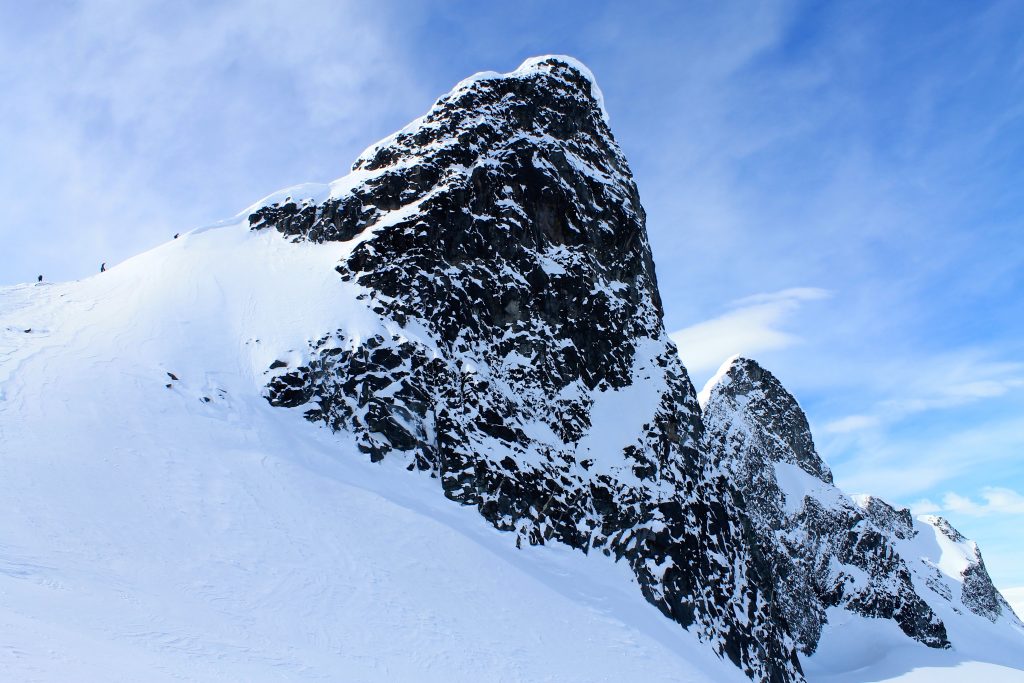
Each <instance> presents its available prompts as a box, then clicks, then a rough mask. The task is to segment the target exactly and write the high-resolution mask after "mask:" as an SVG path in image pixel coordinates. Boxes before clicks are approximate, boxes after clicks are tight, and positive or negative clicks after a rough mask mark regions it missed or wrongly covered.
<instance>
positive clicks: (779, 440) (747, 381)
mask: <svg viewBox="0 0 1024 683" xmlns="http://www.w3.org/2000/svg"><path fill="white" fill-rule="evenodd" d="M701 393H702V394H703V395H704V396H705V397H706V398H705V401H704V404H703V409H704V413H705V423H706V424H712V423H714V421H715V420H716V419H719V418H725V417H726V416H728V419H729V420H730V421H731V424H732V425H734V427H736V428H742V429H744V430H745V432H746V436H747V438H754V439H768V440H771V441H772V443H766V444H765V448H764V450H763V452H764V453H765V454H766V455H770V457H771V459H772V462H785V463H790V464H793V465H796V466H797V467H799V468H800V469H802V470H803V471H804V472H806V473H807V474H809V475H811V476H812V477H815V478H817V479H820V480H821V481H823V482H825V483H826V484H831V483H832V471H831V470H830V469H829V468H828V465H826V464H825V461H824V460H822V459H821V457H820V456H819V455H818V452H817V450H816V449H815V447H814V440H813V438H811V428H810V425H809V424H808V422H807V416H806V415H805V414H804V411H803V410H802V409H801V408H800V405H799V404H798V403H797V401H796V399H795V398H794V397H793V395H792V394H790V393H789V392H788V391H786V389H785V388H784V387H783V386H782V384H781V383H780V382H779V380H778V379H776V377H775V375H773V374H772V373H770V372H769V371H767V370H765V369H764V368H763V367H761V365H760V364H758V363H757V361H754V360H752V359H750V358H744V357H743V356H734V357H732V358H730V359H729V360H728V361H726V362H725V363H724V364H723V365H722V367H721V368H720V369H719V371H718V372H717V373H716V374H715V376H714V377H713V378H712V379H711V380H709V381H708V383H707V385H705V387H704V389H703V391H702V392H701ZM737 436H738V435H737ZM758 452H761V451H758Z"/></svg>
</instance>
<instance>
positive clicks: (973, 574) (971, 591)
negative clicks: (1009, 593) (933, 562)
mask: <svg viewBox="0 0 1024 683" xmlns="http://www.w3.org/2000/svg"><path fill="white" fill-rule="evenodd" d="M924 521H925V522H926V523H928V524H931V525H932V526H933V527H935V528H936V529H938V530H939V532H940V533H941V534H942V535H943V536H945V537H946V538H948V539H949V540H950V541H952V542H953V543H956V544H959V545H962V546H965V547H966V549H967V552H966V553H965V554H966V556H967V565H966V566H965V567H964V569H963V571H962V572H961V573H960V577H961V579H962V586H961V589H960V602H961V603H962V604H963V606H964V607H966V608H967V609H968V610H970V611H971V612H973V613H975V614H977V615H978V616H981V617H985V618H986V619H988V620H989V621H991V622H993V623H994V622H996V621H997V620H998V619H999V618H1000V617H1005V618H1006V619H1007V620H1008V621H1010V622H1012V623H1015V624H1018V625H1020V626H1024V624H1022V623H1021V621H1020V619H1019V618H1018V617H1017V615H1016V614H1015V613H1014V611H1013V608H1012V607H1010V603H1008V602H1007V601H1006V598H1004V597H1003V596H1002V594H1001V593H1000V592H999V590H998V589H997V588H996V586H995V584H994V583H992V577H991V576H989V573H988V569H986V568H985V560H983V559H982V557H981V550H980V549H979V548H978V544H977V543H975V542H974V541H971V540H968V539H967V538H966V537H964V535H963V534H961V533H960V532H959V531H957V530H956V529H955V528H953V525H952V524H950V523H949V521H948V520H946V519H945V518H943V517H937V516H932V515H928V516H926V517H924ZM929 587H932V586H931V585H929ZM933 589H935V590H936V591H937V592H939V593H941V594H942V595H943V596H944V597H946V599H947V600H950V601H952V599H953V595H952V591H950V589H949V586H948V585H946V584H941V585H940V586H937V587H933Z"/></svg>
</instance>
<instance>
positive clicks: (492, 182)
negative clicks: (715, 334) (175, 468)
mask: <svg viewBox="0 0 1024 683" xmlns="http://www.w3.org/2000/svg"><path fill="white" fill-rule="evenodd" d="M596 95H597V93H596V89H595V86H594V85H593V83H592V81H591V80H590V78H589V75H588V74H586V73H585V72H584V71H583V70H581V69H580V68H579V67H578V66H576V65H575V64H573V63H571V62H568V61H566V60H564V59H561V58H548V59H544V60H539V61H534V62H532V63H530V64H529V65H527V66H525V67H524V68H522V69H521V70H519V71H517V72H515V73H513V74H508V75H506V76H503V77H487V78H478V79H475V80H472V81H471V82H468V83H466V84H463V85H461V86H460V87H458V88H456V89H455V90H454V91H453V92H452V93H451V94H449V95H448V96H446V97H443V98H442V99H441V100H439V101H438V102H437V104H436V105H435V106H434V107H433V108H432V109H431V111H430V112H429V113H428V114H427V115H426V116H425V117H424V118H423V119H422V120H420V121H418V122H416V123H415V124H414V125H412V126H410V127H409V128H407V129H406V130H405V131H403V132H401V133H399V134H397V135H396V136H393V137H392V138H389V139H388V140H385V141H384V142H383V143H381V144H379V145H377V146H375V147H374V148H372V149H371V150H369V151H368V152H367V153H365V154H364V155H363V156H362V157H361V158H360V159H359V160H358V161H357V162H356V164H355V166H354V175H353V176H350V180H352V182H351V184H350V189H346V190H345V191H344V192H340V193H338V195H337V196H332V197H329V198H327V199H323V200H321V201H316V202H313V201H286V202H283V203H278V204H275V205H272V206H266V207H263V208H261V209H259V210H257V211H255V212H254V213H253V214H252V216H250V219H249V220H250V225H251V226H252V228H253V229H258V230H261V229H274V230H277V231H278V232H280V233H281V234H282V235H284V236H286V237H288V238H289V239H293V240H306V241H311V242H324V241H352V242H353V244H354V247H353V249H352V250H351V253H350V254H349V255H348V256H347V257H346V258H345V259H344V260H343V261H342V262H341V263H339V264H338V266H337V271H338V273H339V276H340V277H341V278H342V279H344V280H345V281H347V282H349V283H353V284H357V285H359V286H360V287H362V288H363V291H364V294H363V295H362V296H363V298H364V301H365V302H366V304H367V306H369V307H370V308H372V310H373V311H374V312H375V313H376V314H377V315H378V316H380V320H381V321H382V327H383V328H385V329H387V330H389V332H388V333H378V334H375V335H372V336H370V337H369V338H363V337H360V336H353V335H350V334H348V333H347V332H346V331H345V330H344V329H339V330H334V331H331V330H325V331H324V336H323V337H322V338H320V339H318V340H316V341H315V342H313V343H312V344H311V348H310V349H309V352H308V360H307V361H305V364H304V365H302V366H300V367H295V368H288V369H284V368H281V367H277V368H273V370H274V372H273V375H272V379H271V381H270V383H269V386H268V394H267V395H268V399H269V400H270V402H271V403H273V404H274V405H279V406H288V407H295V408H300V409H302V410H304V412H305V415H306V416H307V417H308V418H309V419H310V420H313V421H318V422H323V423H325V424H327V425H329V426H330V427H331V428H333V429H336V430H345V431H347V432H350V433H352V434H354V435H355V437H356V439H357V440H358V444H359V448H360V449H361V450H362V451H364V452H365V453H366V454H367V455H368V456H369V457H370V458H371V459H373V460H379V459H382V458H386V457H387V458H391V457H400V458H404V459H405V461H406V462H408V466H409V468H410V469H418V470H422V471H426V472H429V473H431V474H432V476H435V477H437V478H438V479H439V480H440V484H441V488H442V489H443V491H444V494H445V495H446V496H447V497H448V498H450V499H452V500H454V501H458V502H459V503H462V504H465V505H473V506H475V507H477V509H478V510H479V511H480V514H482V515H483V516H484V517H485V518H486V519H488V520H489V521H490V522H491V523H492V524H494V525H495V526H496V527H497V528H499V529H504V530H508V531H510V532H514V533H516V534H517V535H518V538H519V541H520V542H527V543H532V544H540V543H545V542H549V541H552V540H557V541H560V542H563V543H566V544H568V545H570V546H573V547H576V548H579V549H580V550H581V551H582V552H593V551H599V552H602V553H604V554H606V555H610V556H613V557H615V558H616V559H617V560H622V561H625V562H627V563H628V564H629V566H630V567H631V568H632V569H633V572H634V573H635V575H636V577H637V581H638V583H639V585H640V588H641V590H642V591H643V594H644V595H645V596H646V597H647V599H648V600H649V601H651V602H652V603H653V604H655V605H656V606H657V607H658V608H659V609H660V610H661V611H662V612H664V613H665V614H666V615H667V616H669V617H670V618H672V619H674V620H675V621H677V622H679V623H680V624H681V625H683V626H685V627H687V628H689V629H691V630H692V631H693V632H695V633H696V634H697V635H698V636H699V637H700V638H702V639H703V640H706V641H707V642H709V643H711V644H712V645H713V647H714V648H715V649H716V651H717V652H719V654H721V655H722V656H725V657H728V658H729V659H730V660H731V661H733V662H734V663H735V664H736V665H737V666H739V667H740V668H741V669H742V670H744V671H745V672H746V673H747V674H748V675H749V676H751V677H752V678H754V679H755V680H761V681H772V682H779V683H781V682H783V681H793V680H801V679H802V675H801V673H800V667H799V663H798V661H797V658H796V650H795V645H794V642H793V640H792V638H791V637H790V636H789V635H788V633H787V631H786V628H785V626H784V624H783V623H782V622H780V621H778V620H776V619H773V615H772V613H771V606H770V604H769V596H768V592H770V590H771V586H772V585H773V584H772V583H771V581H770V574H769V565H768V564H767V563H766V562H765V560H764V558H762V557H761V556H760V555H759V553H758V551H757V548H756V546H754V545H753V544H752V543H751V542H750V537H751V534H752V530H751V529H750V528H749V527H748V526H747V525H746V523H745V519H746V518H745V517H744V516H743V515H742V514H740V511H739V508H738V505H739V504H741V503H740V502H739V500H740V499H739V497H738V496H737V495H736V491H735V490H734V488H733V486H732V484H731V483H730V482H729V480H728V478H727V477H726V476H725V472H723V471H722V470H720V469H719V468H717V467H716V466H715V464H714V463H713V462H711V461H710V460H709V459H707V458H705V457H704V456H703V455H702V453H701V452H700V450H699V445H700V443H701V439H702V425H701V421H700V413H699V408H698V406H697V402H696V396H695V393H694V390H693V387H692V385H691V383H690V380H689V378H688V376H687V374H686V371H685V369H684V368H683V367H682V365H681V363H680V361H679V359H678V356H677V355H676V350H675V347H674V345H673V344H672V343H671V341H669V339H668V337H667V335H666V333H665V329H664V325H663V323H662V309H661V300H660V295H659V293H658V289H657V283H656V279H655V274H654V264H653V260H652V257H651V253H650V248H649V245H648V241H647V234H646V229H645V225H644V223H645V217H644V212H643V209H642V207H641V206H640V201H639V196H638V193H637V189H636V186H635V184H634V182H633V180H632V176H631V174H630V171H629V168H628V165H627V163H626V161H625V159H624V157H623V156H622V153H621V151H620V150H619V148H618V146H617V145H616V143H615V141H614V138H613V136H612V134H611V131H610V130H609V129H608V126H607V123H606V121H605V118H604V116H603V112H602V110H601V108H600V107H599V106H598V101H597V100H596V98H595V96H596ZM806 446H807V448H812V449H813V445H812V444H810V440H809V436H808V437H807V439H806ZM804 450H806V448H805V449H804ZM801 452H802V451H801ZM826 471H827V470H826Z"/></svg>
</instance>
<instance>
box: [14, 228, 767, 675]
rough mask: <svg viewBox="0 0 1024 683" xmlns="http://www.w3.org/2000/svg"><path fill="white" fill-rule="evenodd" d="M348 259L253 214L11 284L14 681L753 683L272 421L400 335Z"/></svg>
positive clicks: (395, 473) (617, 571)
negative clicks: (310, 381)
mask: <svg viewBox="0 0 1024 683" xmlns="http://www.w3.org/2000/svg"><path fill="white" fill-rule="evenodd" d="M349 249H350V245H347V244H343V243H331V244H323V245H315V244H308V243H297V244H292V243H289V242H287V241H286V240H284V239H283V238H281V236H280V235H279V234H277V233H276V232H269V231H266V232H251V231H250V230H249V225H248V221H247V220H245V219H242V220H241V221H240V222H237V223H234V224H226V225H224V226H221V227H219V228H217V229H213V230H205V231H197V232H194V233H191V234H187V235H183V236H182V237H181V238H179V239H177V240H174V241H172V242H169V243H168V244H165V245H163V246H161V247H159V248H157V249H154V250H153V251H150V252H148V253H146V254H143V255H141V256H138V257H136V258H133V259H131V260H129V261H127V262H125V263H122V264H120V265H118V266H116V267H113V268H111V269H109V270H108V271H107V272H105V273H103V274H102V275H97V276H94V277H92V278H89V279H87V280H83V281H81V282H73V283H66V284H54V285H50V284H43V285H39V286H35V285H31V286H30V285H25V286H18V287H13V288H3V289H0V498H2V500H3V505H2V506H0V595H2V596H3V598H2V600H0V671H2V672H3V674H2V675H0V679H3V680H4V681H53V682H54V683H64V682H67V681H76V682H78V681H81V682H93V681H95V682H96V683H101V682H106V681H182V680H187V681H209V682H211V683H212V682H214V681H277V680H289V681H313V680H316V681H325V680H326V681H381V682H383V681H428V682H430V681H437V682H439V683H440V682H442V681H443V682H445V683H447V682H449V681H454V682H457V683H477V682H478V681H559V682H561V681H573V682H577V683H590V682H592V681H602V680H620V681H639V680H653V681H660V682H663V683H674V682H677V681H687V682H692V683H715V682H717V681H730V682H732V683H741V681H745V680H747V679H746V678H745V677H744V676H743V675H742V673H741V672H740V671H739V670H738V669H737V668H735V667H734V666H733V665H732V664H730V663H728V662H724V661H722V660H720V659H719V658H717V657H716V656H715V655H714V654H713V653H712V652H711V650H710V648H708V647H707V646H706V645H702V644H700V643H699V642H698V641H697V640H696V638H695V637H694V636H693V635H692V634H689V633H687V632H686V631H684V630H682V629H680V628H679V627H678V626H677V625H676V624H674V623H672V622H671V621H669V620H667V619H665V618H664V617H663V615H662V614H661V613H660V612H658V610H657V609H655V608H654V607H653V606H651V605H650V604H649V603H647V601H645V600H644V598H643V596H642V595H641V594H640V592H639V591H638V590H637V587H636V585H635V583H634V581H633V580H632V571H630V569H629V567H628V566H626V565H625V564H624V563H614V562H612V561H611V560H610V559H609V558H606V557H605V556H604V555H602V554H600V553H592V554H591V555H590V556H586V555H584V554H582V553H580V552H578V551H575V550H572V549H570V548H568V547H566V546H563V545H560V544H551V545H548V546H544V547H524V548H523V549H522V550H517V549H516V547H515V543H514V537H513V536H512V535H511V534H507V533H502V532H499V531H497V530H495V529H494V528H493V526H492V525H490V524H488V523H487V522H486V521H485V520H484V519H482V518H481V517H480V516H479V515H478V514H477V513H476V512H475V511H474V510H472V509H470V508H460V507H459V506H457V505H454V504H452V503H451V502H449V501H447V500H445V499H444V498H443V497H442V496H440V495H438V492H437V486H436V480H432V479H430V478H429V477H426V476H416V475H412V474H410V473H409V472H406V471H405V470H404V468H402V467H401V463H400V462H399V461H398V459H394V460H385V461H384V462H381V463H376V464H371V463H370V462H369V460H368V459H367V458H366V457H365V456H362V455H361V454H360V453H359V451H358V449H357V446H356V444H355V443H354V441H353V439H352V438H351V437H350V436H349V435H348V434H346V433H344V432H341V433H337V434H335V433H332V432H330V431H329V430H327V429H316V428H314V427H313V426H312V425H310V424H309V423H308V422H306V421H305V420H303V419H302V417H301V415H298V414H295V413H293V412H291V411H284V410H280V409H277V408H274V407H272V406H270V405H269V404H268V403H267V402H266V400H265V398H264V397H263V396H262V390H263V387H264V385H265V384H266V381H267V380H266V377H267V376H266V375H265V374H264V373H265V372H266V370H267V367H268V365H269V364H271V363H272V362H273V361H274V360H275V359H278V358H284V359H286V360H289V361H290V362H294V361H293V359H295V358H297V357H298V356H299V355H300V353H301V352H302V351H303V350H304V349H305V348H306V347H307V345H308V342H309V340H311V339H314V338H315V335H316V334H318V333H319V331H320V330H322V329H325V328H326V329H331V326H332V325H336V324H337V322H338V320H344V321H345V324H346V330H348V331H349V333H350V334H351V335H353V336H355V335H361V336H362V337H363V338H370V337H372V336H375V335H391V334H398V333H400V332H401V328H400V327H398V326H397V325H394V324H393V323H389V322H387V321H382V320H381V318H380V317H379V316H378V315H376V314H375V313H374V312H373V311H372V310H370V309H369V307H368V306H367V305H366V302H364V301H361V300H359V299H357V295H358V294H359V293H360V291H361V290H359V288H358V287H357V286H356V285H354V284H352V283H346V282H344V281H343V280H342V279H341V278H339V277H338V275H337V273H335V271H334V270H333V268H334V265H335V264H336V263H337V262H338V260H339V259H341V258H344V256H345V255H346V254H347V253H348V251H349ZM325 301H327V302H330V304H331V305H330V306H325V305H324V302H325ZM289 349H294V351H292V352H289Z"/></svg>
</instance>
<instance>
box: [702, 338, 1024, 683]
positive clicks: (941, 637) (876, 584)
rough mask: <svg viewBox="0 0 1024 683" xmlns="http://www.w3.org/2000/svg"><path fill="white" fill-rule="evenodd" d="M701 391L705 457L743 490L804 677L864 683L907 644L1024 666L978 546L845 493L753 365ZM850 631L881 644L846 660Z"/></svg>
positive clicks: (739, 364) (789, 401)
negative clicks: (862, 673)
mask: <svg viewBox="0 0 1024 683" xmlns="http://www.w3.org/2000/svg"><path fill="white" fill-rule="evenodd" d="M702 393H704V395H705V397H706V399H705V403H704V406H703V408H704V416H703V417H704V424H705V427H706V430H707V431H706V434H705V439H706V449H707V451H708V453H709V455H710V456H711V457H713V458H714V459H716V461H719V462H721V463H722V464H723V466H724V467H726V468H727V469H728V470H729V471H730V472H731V473H732V475H733V477H734V481H736V482H737V483H738V485H739V488H740V489H741V490H742V492H743V495H744V498H745V499H746V501H747V506H746V509H745V512H746V514H747V515H748V517H749V519H750V521H751V525H752V527H753V528H754V529H755V530H756V532H757V536H758V538H759V543H760V545H761V547H762V551H763V552H765V553H766V554H767V556H768V557H769V558H771V560H770V564H771V565H772V574H773V575H775V576H776V577H777V578H776V593H777V595H778V596H779V597H778V598H777V605H778V609H779V610H780V611H781V612H782V613H783V615H784V616H785V617H786V619H787V620H788V621H789V622H790V624H791V625H792V626H793V627H794V629H795V633H796V634H797V635H798V637H799V640H800V644H801V649H802V650H803V652H804V654H805V655H807V658H806V659H805V665H806V666H805V668H807V670H808V671H810V672H812V673H814V674H815V676H819V675H820V676H822V677H825V676H829V677H831V676H837V677H840V679H841V680H851V681H852V680H861V679H859V678H857V675H856V674H853V673H852V672H853V671H855V670H858V669H860V668H862V667H865V666H869V665H872V664H873V663H878V662H880V661H887V659H889V658H890V654H891V653H896V652H900V651H903V650H907V649H908V648H909V647H910V646H909V642H911V641H910V640H909V638H913V639H914V640H916V641H918V642H919V643H921V645H922V646H929V647H931V648H935V649H936V650H935V652H936V653H935V654H934V655H929V656H927V657H926V656H924V655H922V654H920V653H919V654H917V655H915V656H914V658H913V659H914V660H915V662H918V663H919V662H920V661H929V658H931V661H934V662H946V665H950V666H953V665H956V664H957V663H961V662H967V661H977V662H988V663H990V664H991V665H992V666H994V667H997V668H1001V667H1006V666H1009V667H1014V668H1024V647H1022V646H1024V625H1022V624H1021V622H1020V620H1019V619H1018V618H1017V616H1016V615H1015V614H1014V613H1013V610H1012V609H1011V608H1010V606H1009V605H1008V604H1007V602H1006V601H1005V600H1004V599H1003V597H1002V596H1001V595H1000V594H999V591H998V590H996V588H995V586H994V585H993V584H992V581H991V579H990V578H989V575H988V572H987V571H986V569H985V566H984V562H983V560H982V559H981V553H980V551H979V550H978V547H977V545H976V544H975V543H974V542H973V541H969V540H967V539H966V538H964V537H963V536H962V535H961V534H960V533H959V532H957V531H956V530H955V529H953V527H952V526H951V525H950V524H949V523H948V521H946V520H944V519H941V518H934V517H927V516H923V517H920V518H918V519H916V520H915V519H914V518H913V517H912V515H911V514H910V511H909V510H907V509H905V508H896V507H893V506H891V505H889V504H888V503H886V502H885V501H883V500H881V499H879V498H877V497H874V496H870V495H856V496H846V495H845V494H843V492H842V491H840V490H839V489H838V488H837V487H836V486H834V485H833V484H832V480H831V475H830V474H829V473H828V468H827V466H826V465H825V464H824V463H823V462H820V459H819V458H817V455H816V454H815V453H814V450H813V444H812V443H811V442H810V432H809V430H808V428H807V425H806V418H805V417H804V416H803V411H802V410H800V408H799V405H798V404H797V403H796V401H795V400H794V399H793V398H792V397H791V396H790V395H789V393H788V392H786V391H785V389H784V388H782V386H781V384H779V383H778V381H777V380H776V379H775V378H774V376H772V375H771V373H769V372H768V371H767V370H764V369H763V368H762V367H761V366H759V365H758V364H757V363H756V362H754V361H752V360H749V359H745V358H733V359H730V360H729V361H727V362H726V363H725V364H724V365H723V366H722V368H721V369H720V370H719V373H718V375H717V376H716V378H715V379H714V380H713V381H712V382H709V383H708V385H707V386H706V387H705V390H704V392H702ZM865 617H866V618H868V620H869V622H874V623H876V624H881V623H883V622H887V623H888V624H890V625H891V626H884V625H876V626H869V625H868V623H869V622H861V621H858V620H861V619H864V618H865ZM845 629H849V630H850V631H851V632H858V630H859V633H860V635H859V637H862V638H865V639H871V640H873V641H874V645H873V647H872V648H869V649H865V650H864V651H863V653H862V654H861V655H857V656H853V655H852V654H851V653H849V652H847V653H846V654H845V655H842V656H840V655H839V654H838V653H837V651H836V647H837V644H838V643H841V642H846V641H847V639H848V638H849V637H850V635H848V634H846V633H845ZM886 631H888V632H889V635H885V636H884V637H881V636H879V635H877V634H880V633H885V632H886ZM900 631H902V634H901V635H900V636H894V635H893V634H895V633H899V632H900ZM871 632H875V635H869V633H871ZM907 636H909V638H907ZM919 647H920V646H919ZM908 651H909V650H908ZM896 656H897V655H895V654H892V657H896ZM888 664H889V665H892V664H893V662H891V661H889V662H888ZM918 665H919V664H918ZM900 666H902V665H900ZM911 668H913V667H911ZM1022 676H1024V674H1022ZM837 680H838V679H837Z"/></svg>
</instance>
